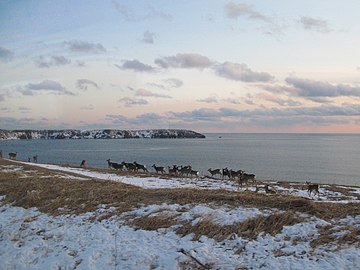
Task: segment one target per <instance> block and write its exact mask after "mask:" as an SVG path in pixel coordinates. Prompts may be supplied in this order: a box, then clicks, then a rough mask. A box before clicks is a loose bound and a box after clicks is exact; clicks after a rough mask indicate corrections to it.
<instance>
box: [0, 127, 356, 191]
mask: <svg viewBox="0 0 360 270" xmlns="http://www.w3.org/2000/svg"><path fill="white" fill-rule="evenodd" d="M205 135H206V139H118V140H92V139H91V140H90V139H88V140H16V141H0V150H2V151H3V155H4V156H5V157H7V154H8V152H18V155H17V158H18V160H24V161H27V160H28V158H31V157H32V156H34V155H38V161H39V162H41V163H55V164H60V163H61V164H64V163H65V164H72V165H80V163H81V161H82V160H86V164H87V166H91V167H97V168H107V161H106V160H107V159H109V158H110V159H111V160H112V161H114V162H122V161H126V162H134V161H137V162H138V163H141V164H145V165H146V166H147V167H148V169H149V170H152V171H153V169H152V168H151V166H152V165H153V164H156V165H157V166H172V165H174V164H176V165H191V166H192V167H193V169H195V170H198V171H199V172H200V174H201V175H206V174H207V169H209V168H212V169H214V168H224V167H227V168H229V169H234V170H239V169H242V170H244V171H246V172H247V173H254V174H255V175H256V178H257V179H259V180H279V181H299V182H305V181H311V182H314V183H320V184H326V183H327V184H345V185H360V135H357V134H238V133H232V134H229V133H224V134H220V133H211V134H205Z"/></svg>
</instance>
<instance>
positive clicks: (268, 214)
mask: <svg viewBox="0 0 360 270" xmlns="http://www.w3.org/2000/svg"><path fill="white" fill-rule="evenodd" d="M264 184H265V183H258V187H262V186H263V185H264ZM266 184H268V185H269V186H270V187H271V189H272V190H273V191H275V194H273V193H265V191H264V190H263V189H259V190H257V189H256V188H255V186H247V187H241V188H238V186H237V185H236V184H235V183H233V182H231V181H222V180H217V179H212V178H210V177H203V178H200V179H195V178H192V179H190V178H177V177H168V176H161V175H156V174H155V173H152V174H141V175H140V174H138V175H136V174H128V173H126V172H118V171H115V170H112V171H110V170H99V169H92V168H79V167H74V166H60V165H52V164H34V163H27V162H17V161H9V160H4V159H0V269H53V268H55V269H226V270H227V269H357V268H358V266H359V265H360V245H359V243H360V203H359V202H360V187H348V186H329V185H322V186H321V187H320V196H317V195H311V194H310V195H309V194H308V193H307V192H306V190H304V188H305V185H304V184H301V183H280V182H267V183H266Z"/></svg>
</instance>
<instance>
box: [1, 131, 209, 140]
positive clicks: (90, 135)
mask: <svg viewBox="0 0 360 270" xmlns="http://www.w3.org/2000/svg"><path fill="white" fill-rule="evenodd" d="M205 137H206V136H205V135H203V134H201V133H198V132H195V131H192V130H187V129H147V130H119V129H94V130H77V129H64V130H0V140H32V139H45V140H57V139H140V138H144V139H204V138H205Z"/></svg>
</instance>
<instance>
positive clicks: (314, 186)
mask: <svg viewBox="0 0 360 270" xmlns="http://www.w3.org/2000/svg"><path fill="white" fill-rule="evenodd" d="M306 184H307V192H308V194H309V196H311V193H312V192H313V191H314V193H315V195H316V194H317V195H318V196H320V192H319V185H318V184H311V183H310V182H306Z"/></svg>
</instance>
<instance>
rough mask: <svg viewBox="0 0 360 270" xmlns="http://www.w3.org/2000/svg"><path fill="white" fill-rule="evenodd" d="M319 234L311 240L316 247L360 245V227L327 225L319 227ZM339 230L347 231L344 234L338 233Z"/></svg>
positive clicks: (311, 244) (312, 245)
mask: <svg viewBox="0 0 360 270" xmlns="http://www.w3.org/2000/svg"><path fill="white" fill-rule="evenodd" d="M318 232H319V234H320V235H319V236H318V238H316V239H314V240H313V241H311V242H310V246H311V247H312V248H313V249H315V248H317V247H318V246H328V247H336V248H337V249H339V248H341V247H342V246H347V245H354V244H355V245H356V246H358V247H360V228H356V227H351V226H336V227H334V226H333V225H326V226H319V227H318ZM338 232H345V234H343V235H342V236H338V235H336V233H338Z"/></svg>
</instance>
